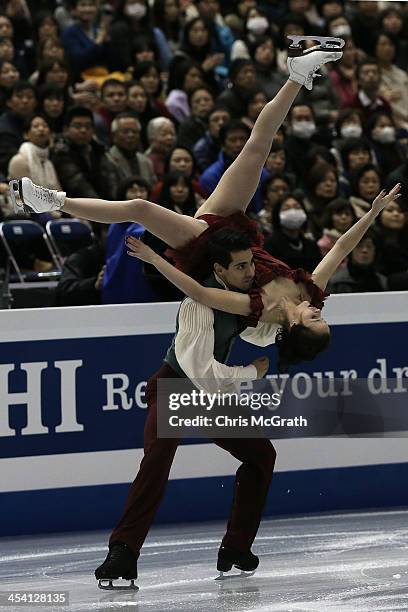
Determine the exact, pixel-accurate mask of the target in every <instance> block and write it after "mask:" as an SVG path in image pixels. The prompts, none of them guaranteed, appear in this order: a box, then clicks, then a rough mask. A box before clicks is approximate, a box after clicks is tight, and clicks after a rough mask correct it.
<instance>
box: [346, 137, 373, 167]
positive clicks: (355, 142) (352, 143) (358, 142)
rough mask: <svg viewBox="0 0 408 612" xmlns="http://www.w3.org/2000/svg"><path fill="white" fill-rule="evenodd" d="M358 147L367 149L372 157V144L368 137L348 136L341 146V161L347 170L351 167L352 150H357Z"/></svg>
mask: <svg viewBox="0 0 408 612" xmlns="http://www.w3.org/2000/svg"><path fill="white" fill-rule="evenodd" d="M357 149H363V150H365V151H367V152H368V153H369V155H370V159H371V145H370V143H369V142H368V140H367V139H366V138H364V137H363V138H347V140H345V141H344V143H343V144H342V146H341V147H340V157H341V162H342V164H343V168H344V169H345V171H346V172H348V171H349V169H350V164H349V155H350V153H351V151H356V150H357Z"/></svg>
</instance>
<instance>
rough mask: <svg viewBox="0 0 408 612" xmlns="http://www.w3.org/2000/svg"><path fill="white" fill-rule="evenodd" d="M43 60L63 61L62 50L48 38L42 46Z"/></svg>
mask: <svg viewBox="0 0 408 612" xmlns="http://www.w3.org/2000/svg"><path fill="white" fill-rule="evenodd" d="M42 57H43V60H51V61H53V60H62V59H64V49H63V47H61V45H59V44H58V43H57V42H56V41H55V40H54V39H53V38H50V39H49V40H48V42H47V43H46V44H45V45H44V48H43V53H42Z"/></svg>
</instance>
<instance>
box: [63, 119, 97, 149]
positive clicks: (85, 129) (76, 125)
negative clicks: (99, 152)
mask: <svg viewBox="0 0 408 612" xmlns="http://www.w3.org/2000/svg"><path fill="white" fill-rule="evenodd" d="M93 135H94V126H93V123H92V119H91V118H90V117H85V116H83V117H73V118H72V120H71V123H70V124H69V126H67V127H66V128H65V136H66V137H67V138H68V140H70V141H71V142H73V143H74V144H76V145H78V146H86V145H89V144H91V140H92V137H93Z"/></svg>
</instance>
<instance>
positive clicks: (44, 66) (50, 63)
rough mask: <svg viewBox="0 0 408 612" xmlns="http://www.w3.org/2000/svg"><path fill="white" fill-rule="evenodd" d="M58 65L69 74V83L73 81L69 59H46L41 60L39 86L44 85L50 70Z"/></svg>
mask: <svg viewBox="0 0 408 612" xmlns="http://www.w3.org/2000/svg"><path fill="white" fill-rule="evenodd" d="M55 65H57V66H59V67H60V68H62V69H63V70H65V71H66V72H67V74H68V83H67V84H69V83H70V82H71V80H72V79H71V71H70V67H69V64H68V62H67V60H65V59H63V60H59V59H53V60H44V61H43V62H41V64H40V65H39V67H38V80H37V87H38V86H40V85H43V84H44V83H46V77H47V74H48V72H50V70H52V69H53V68H54V66H55Z"/></svg>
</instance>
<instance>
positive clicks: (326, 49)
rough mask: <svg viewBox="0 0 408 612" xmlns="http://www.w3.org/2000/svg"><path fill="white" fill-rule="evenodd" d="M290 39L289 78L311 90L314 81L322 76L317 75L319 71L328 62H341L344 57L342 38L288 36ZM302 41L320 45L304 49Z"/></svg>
mask: <svg viewBox="0 0 408 612" xmlns="http://www.w3.org/2000/svg"><path fill="white" fill-rule="evenodd" d="M288 38H290V39H291V40H292V44H291V45H290V47H289V49H288V59H287V66H288V70H289V78H290V80H291V81H295V82H296V83H299V84H300V85H304V86H305V87H306V89H309V90H311V89H312V88H313V79H314V78H315V77H316V76H321V75H318V74H316V72H317V70H319V68H321V67H322V66H323V64H327V62H335V61H337V60H339V59H340V58H341V57H342V55H343V52H342V51H341V49H342V47H344V40H343V39H342V38H333V37H331V36H288ZM302 40H315V41H319V42H320V44H319V45H315V46H314V47H311V48H310V49H303V48H302V46H301V44H300V42H301V41H302Z"/></svg>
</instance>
